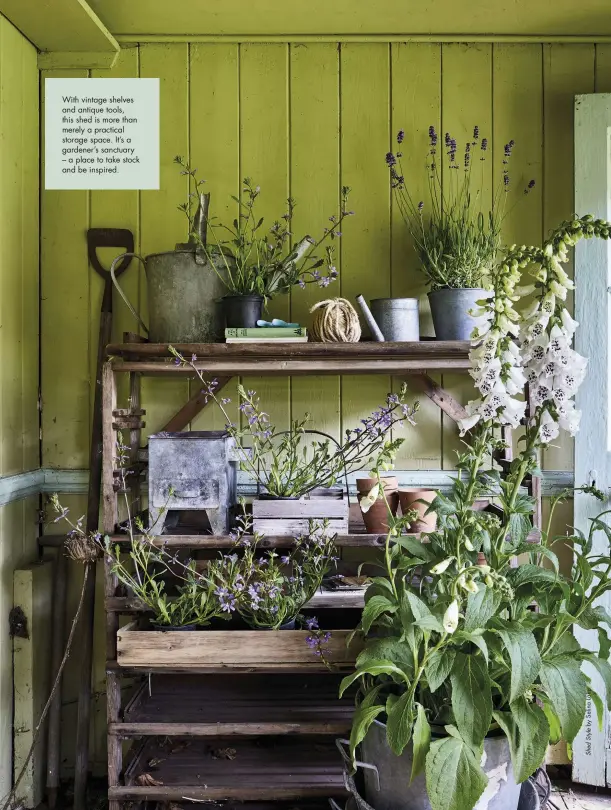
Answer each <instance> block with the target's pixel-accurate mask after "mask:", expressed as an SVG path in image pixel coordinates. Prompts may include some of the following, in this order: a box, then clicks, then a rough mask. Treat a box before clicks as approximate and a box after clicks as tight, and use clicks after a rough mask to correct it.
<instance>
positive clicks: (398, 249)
mask: <svg viewBox="0 0 611 810" xmlns="http://www.w3.org/2000/svg"><path fill="white" fill-rule="evenodd" d="M391 77H392V85H391V94H392V113H391V116H392V131H391V139H392V140H391V149H392V150H393V151H395V150H396V151H401V152H402V153H403V157H402V163H403V169H404V171H405V172H406V177H407V183H408V187H409V190H410V194H412V196H413V197H414V198H415V199H416V201H418V200H423V201H424V200H428V199H429V191H428V176H427V174H428V173H427V170H426V166H425V161H426V157H427V154H428V151H429V148H430V143H429V134H428V133H429V127H430V126H431V125H432V126H434V127H435V129H436V130H437V132H439V131H440V127H441V46H440V45H436V44H428V43H393V44H392V45H391ZM400 129H402V130H403V131H404V132H405V140H404V141H403V144H402V145H401V146H400V147H399V146H398V144H397V142H396V135H397V132H398V131H399V130H400ZM391 291H392V295H393V297H397V298H399V297H406V298H418V299H419V306H420V334H421V335H427V336H432V335H434V331H433V324H432V321H431V312H430V307H429V303H428V298H427V292H428V287H427V284H426V280H425V277H424V274H423V273H422V271H421V269H420V260H419V258H418V255H417V254H416V252H415V250H414V247H413V243H412V240H411V237H410V235H409V232H408V230H407V227H406V226H405V223H404V222H403V219H402V217H401V214H400V212H399V209H398V206H397V204H396V202H395V201H394V200H393V203H392V240H391ZM435 380H436V381H437V382H439V376H438V375H437V376H435ZM399 382H400V381H393V387H394V389H395V390H397V386H398V384H399ZM407 382H408V385H409V377H408V378H407ZM416 421H417V425H418V426H417V428H415V429H414V428H409V427H406V428H405V429H403V430H402V431H401V432H400V433H398V435H399V436H401V437H403V438H404V439H405V443H404V444H403V446H402V447H401V450H400V451H399V453H398V455H397V468H398V469H427V470H436V469H439V468H440V467H441V411H440V410H439V408H438V407H437V406H436V405H434V404H433V403H432V402H431V401H430V400H429V399H428V397H423V396H421V397H420V410H419V412H418V414H417V416H416Z"/></svg>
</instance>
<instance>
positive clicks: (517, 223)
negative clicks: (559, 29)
mask: <svg viewBox="0 0 611 810" xmlns="http://www.w3.org/2000/svg"><path fill="white" fill-rule="evenodd" d="M492 57H493V62H492V70H493V75H492V85H493V107H494V121H493V143H494V144H496V156H497V158H498V155H499V150H500V149H501V147H502V146H503V145H504V144H506V143H508V142H509V141H510V140H512V139H513V140H515V148H514V150H513V154H512V156H511V163H510V164H509V169H510V175H509V177H510V184H509V186H508V191H507V193H506V195H505V198H504V199H505V200H506V208H505V210H506V218H505V221H504V223H503V239H504V241H505V243H506V244H508V245H512V244H519V245H524V244H526V245H538V244H540V243H541V240H542V238H543V53H542V46H541V45H518V44H513V45H494V46H493V52H492ZM493 168H494V187H495V188H497V187H498V185H499V184H500V183H501V182H502V179H503V178H502V169H503V164H502V163H501V161H500V159H497V160H496V161H495V163H494V167H493ZM531 179H532V180H534V181H535V184H536V185H535V187H534V188H533V189H532V190H531V191H530V192H529V193H528V195H527V196H524V188H525V187H526V185H527V184H528V182H529V181H530V180H531ZM525 283H528V278H525ZM529 300H530V299H529ZM529 300H527V301H523V302H521V305H522V306H526V305H527V304H528V303H529ZM522 434H523V430H522V429H521V428H520V429H519V430H514V431H512V442H513V446H514V449H516V450H517V449H518V440H519V438H520V436H521V435H522Z"/></svg>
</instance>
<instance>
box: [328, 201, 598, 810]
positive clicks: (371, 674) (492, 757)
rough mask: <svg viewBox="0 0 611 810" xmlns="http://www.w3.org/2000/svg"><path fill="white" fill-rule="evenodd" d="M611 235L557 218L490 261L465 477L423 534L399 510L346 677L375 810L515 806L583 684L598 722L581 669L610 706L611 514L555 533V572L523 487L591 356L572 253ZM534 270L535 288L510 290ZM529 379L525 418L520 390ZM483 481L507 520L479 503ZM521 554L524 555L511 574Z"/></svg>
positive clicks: (548, 543)
mask: <svg viewBox="0 0 611 810" xmlns="http://www.w3.org/2000/svg"><path fill="white" fill-rule="evenodd" d="M610 228H611V225H610V224H609V223H607V222H604V221H602V220H596V221H594V220H592V218H591V217H589V216H585V217H582V218H580V219H575V220H573V221H571V222H566V223H563V225H561V227H560V228H559V229H558V230H556V231H555V232H554V233H553V234H552V236H551V237H550V239H549V240H548V241H547V242H546V243H545V245H544V246H543V248H520V249H513V250H512V251H510V252H509V253H508V254H507V255H506V257H505V258H504V260H503V261H501V262H500V263H499V264H498V265H497V266H495V267H493V268H492V272H491V280H492V287H493V293H494V298H493V299H491V300H490V301H488V302H487V303H486V304H485V305H484V306H483V307H482V311H481V313H480V314H481V315H482V316H485V317H486V324H485V326H484V327H482V328H481V329H480V331H479V332H478V334H477V337H478V339H477V340H476V341H474V344H473V348H472V350H471V355H470V356H471V363H472V375H473V377H474V380H475V385H476V387H477V389H478V390H479V394H480V396H479V397H478V398H477V399H475V400H473V401H472V402H470V403H469V406H468V416H467V417H466V418H465V419H464V420H463V421H462V423H461V429H462V432H463V434H464V432H465V431H467V430H471V433H470V436H469V441H468V443H467V449H466V451H465V452H464V453H463V454H462V455H461V456H460V458H459V464H458V469H459V471H460V476H459V478H458V479H457V480H456V482H455V483H454V485H453V489H452V491H451V493H450V494H448V495H444V494H441V493H437V496H436V498H435V500H434V501H433V503H432V504H431V507H430V508H431V510H432V511H434V512H436V514H437V521H438V525H437V529H436V531H434V532H431V533H429V534H428V535H427V542H426V543H420V542H418V541H417V540H415V539H414V538H410V537H406V536H405V535H403V534H402V532H403V531H404V529H405V527H406V521H409V519H410V518H409V517H407V518H406V517H405V516H401V517H394V516H393V515H392V511H391V510H389V514H388V522H389V527H390V528H389V531H388V535H387V538H386V544H385V549H384V567H385V576H383V577H379V578H377V579H375V580H373V582H372V585H371V586H370V588H369V589H368V591H367V594H366V605H365V608H364V610H363V614H362V618H361V623H360V626H359V631H360V632H361V633H362V634H363V635H364V636H365V639H366V641H365V648H364V650H363V651H362V653H361V654H360V655H359V657H358V659H357V663H356V670H355V672H354V673H353V674H352V675H350V676H349V677H347V678H346V679H345V680H344V682H343V684H342V691H343V690H345V689H346V688H347V687H348V686H349V685H350V684H352V683H354V682H355V681H356V682H358V684H359V688H360V699H359V702H358V706H357V709H356V712H355V715H354V722H353V728H352V734H351V740H350V745H351V750H352V754H353V756H354V753H355V750H356V748H357V746H359V745H360V744H361V743H362V749H361V759H363V760H365V761H366V762H369V763H370V764H373V765H375V766H376V767H377V768H378V772H379V775H380V781H381V785H382V787H381V791H380V792H378V791H377V790H376V787H375V786H373V785H372V784H371V783H368V776H367V774H366V776H365V779H366V785H367V795H366V798H367V800H368V801H369V802H370V803H371V804H373V805H374V806H375V807H376V810H387V808H389V807H393V808H397V807H408V806H409V807H414V808H419V809H420V810H424V808H427V809H428V808H431V807H432V808H433V810H472V808H473V807H476V806H477V807H488V806H492V805H491V804H490V803H491V801H492V800H493V798H494V802H496V803H495V804H494V807H503V808H505V809H506V810H515V807H516V806H517V802H518V798H519V787H518V786H519V783H521V782H522V781H524V780H525V779H527V778H528V777H529V776H530V775H531V774H532V773H533V771H534V770H535V769H536V768H538V767H539V765H540V764H541V762H542V761H543V758H544V755H545V750H546V747H547V745H548V742H549V741H555V740H558V739H559V737H560V736H561V735H562V737H563V738H564V739H565V740H566V741H567V742H569V743H570V742H571V741H572V740H573V739H574V738H575V736H576V734H577V732H578V731H579V729H580V727H581V724H582V722H583V719H584V715H585V711H586V696H587V694H588V693H589V695H590V697H591V700H592V703H593V704H594V706H595V707H596V711H597V712H598V716H599V722H602V713H603V702H602V697H601V696H599V695H597V694H596V692H595V690H594V689H593V688H592V684H591V682H590V679H589V676H588V668H591V667H593V668H594V670H596V671H598V672H599V673H600V675H601V676H602V679H603V681H604V683H605V687H606V693H607V694H606V700H607V704H608V705H609V704H610V703H611V666H610V665H609V662H608V657H609V650H610V646H611V644H610V641H609V639H608V635H607V630H606V629H605V625H609V624H611V617H610V616H609V615H608V613H607V612H606V610H605V609H604V608H602V607H601V606H599V605H597V600H598V598H599V597H600V596H601V595H602V594H603V593H605V592H606V591H607V590H609V589H611V579H610V574H611V560H610V559H609V557H608V556H601V555H599V554H596V553H593V552H592V547H593V543H592V538H593V535H594V533H595V532H597V531H602V532H604V533H605V534H606V535H607V537H609V538H610V539H611V529H609V527H608V525H607V523H606V522H605V519H604V516H605V515H608V514H609V513H608V512H606V513H603V515H601V516H600V517H599V518H597V519H595V520H594V521H592V525H591V529H590V531H589V534H588V536H584V535H583V534H581V533H580V532H575V533H574V534H573V536H571V537H569V538H568V540H567V539H566V538H563V539H564V540H565V541H566V542H570V543H572V544H573V546H574V562H573V566H572V570H571V572H570V574H568V575H563V574H561V573H560V572H559V566H558V560H557V558H556V555H555V554H554V551H553V543H554V540H555V538H553V537H552V536H551V535H550V528H549V525H548V529H547V531H544V532H543V533H542V535H541V538H540V539H539V541H537V542H529V541H530V538H528V535H529V532H530V530H531V527H532V523H531V515H532V511H533V500H532V498H530V497H529V496H528V495H526V494H525V493H524V490H523V487H522V485H523V483H524V479H525V477H526V476H529V475H537V474H538V469H537V453H538V451H539V450H540V448H542V447H545V446H546V445H548V443H549V442H550V441H553V440H554V439H555V438H556V436H558V434H559V431H560V430H562V429H566V430H567V431H568V432H569V433H571V434H574V433H575V431H576V430H577V429H578V424H579V413H578V412H577V411H576V410H575V407H574V402H573V396H574V394H575V392H576V390H577V388H578V387H579V385H580V383H581V381H582V380H583V377H584V374H585V366H586V360H585V358H583V357H581V356H580V355H579V354H577V353H576V352H575V351H574V350H573V349H572V347H571V344H572V340H573V334H574V331H575V328H576V326H577V324H576V323H575V322H574V321H573V319H572V318H571V317H570V315H569V313H568V311H567V310H566V308H565V303H564V302H565V299H566V297H567V291H568V290H570V289H572V287H573V284H572V282H571V281H570V279H569V278H568V276H567V275H566V273H565V272H564V270H563V268H562V263H563V262H564V261H566V260H567V258H568V254H567V248H568V247H569V246H570V245H573V244H575V242H576V241H577V240H578V239H580V238H581V237H582V236H586V237H591V236H596V237H601V238H605V239H608V238H609V233H610ZM527 266H529V267H530V268H531V272H532V274H533V276H534V281H535V284H534V285H533V288H532V289H529V290H525V289H523V288H519V287H518V286H517V284H518V282H519V281H520V277H521V271H522V269H523V268H525V267H527ZM526 292H534V293H535V298H534V301H533V304H532V305H531V306H530V307H529V308H528V310H527V311H526V312H524V313H522V314H518V312H516V310H515V308H514V304H515V303H516V301H518V300H519V298H520V297H521V295H523V294H524V293H526ZM518 336H519V338H520V345H519V346H518V344H517V343H516V342H515V340H514V338H516V337H518ZM527 380H528V382H529V386H530V402H531V409H530V412H529V413H528V415H526V403H525V401H524V400H523V399H521V397H520V395H521V393H522V391H523V387H524V383H525V382H526V381H527ZM521 422H524V438H523V443H522V449H521V452H520V453H519V454H518V455H517V456H516V458H515V459H514V460H513V461H512V462H511V466H510V468H509V471H508V474H507V475H506V477H502V476H501V475H500V474H499V472H498V471H497V470H495V469H488V468H487V461H486V460H487V459H488V458H490V457H491V454H492V453H493V451H494V450H497V449H499V448H500V447H504V444H503V442H502V441H501V440H500V439H499V438H498V435H499V431H498V429H499V428H500V427H502V426H504V425H510V426H512V427H517V426H518V425H519V424H520V423H521ZM583 489H584V490H585V491H586V492H588V493H590V495H592V496H598V497H600V498H602V497H603V496H602V494H600V493H597V492H596V491H595V490H593V488H589V487H587V488H583ZM491 490H492V491H494V492H496V495H497V498H498V503H499V506H500V508H501V509H500V513H499V514H498V515H497V514H491V513H487V512H481V511H473V509H472V506H473V504H474V502H475V500H476V499H477V498H478V497H481V496H482V495H483V494H485V493H489V492H490V491H491ZM552 511H553V505H552ZM550 520H551V515H550ZM527 538H528V539H527ZM523 554H525V555H528V562H527V563H525V564H522V565H520V566H519V567H517V568H514V567H512V560H514V559H515V558H516V557H517V556H518V555H523ZM543 560H545V561H546V563H547V567H542V565H541V562H542V561H543ZM535 606H536V610H535V609H534V607H535ZM574 624H577V625H579V626H580V627H586V628H588V629H591V630H596V631H597V632H598V638H599V650H598V652H592V651H590V650H587V649H585V648H583V647H582V646H581V645H580V644H579V643H578V642H577V640H576V639H575V636H574V635H573V633H572V626H573V625H574ZM381 720H383V721H384V722H383V723H382V722H380V721H381ZM410 779H411V784H410ZM482 796H484V797H485V798H483V799H482V798H481V797H482ZM480 800H481V802H482V804H478V802H479V801H480Z"/></svg>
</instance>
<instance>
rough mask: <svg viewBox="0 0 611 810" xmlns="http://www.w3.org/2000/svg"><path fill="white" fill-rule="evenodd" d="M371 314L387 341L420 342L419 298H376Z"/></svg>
mask: <svg viewBox="0 0 611 810" xmlns="http://www.w3.org/2000/svg"><path fill="white" fill-rule="evenodd" d="M369 308H370V310H371V314H372V315H373V317H374V318H375V321H376V323H377V324H378V326H379V327H380V329H381V330H382V334H383V335H384V340H387V341H397V342H403V341H417V340H420V322H419V316H418V299H417V298H374V299H373V300H372V301H370V302H369Z"/></svg>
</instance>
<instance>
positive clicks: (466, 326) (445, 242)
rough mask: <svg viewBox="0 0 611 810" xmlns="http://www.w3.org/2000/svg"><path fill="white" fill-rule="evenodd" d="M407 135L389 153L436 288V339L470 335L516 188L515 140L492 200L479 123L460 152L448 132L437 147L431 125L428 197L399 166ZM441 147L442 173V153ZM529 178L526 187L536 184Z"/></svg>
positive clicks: (401, 203) (394, 183)
mask: <svg viewBox="0 0 611 810" xmlns="http://www.w3.org/2000/svg"><path fill="white" fill-rule="evenodd" d="M404 137H405V133H404V132H403V130H401V131H400V132H399V133H398V135H397V145H398V151H396V152H388V154H387V155H386V164H387V166H388V168H389V170H390V181H391V187H392V189H393V192H394V195H395V199H396V201H397V205H398V207H399V211H400V212H401V215H402V217H403V220H404V222H405V224H406V226H407V230H408V231H409V233H410V236H411V237H412V240H413V244H414V248H415V250H416V253H417V254H418V257H419V259H420V263H421V269H422V272H423V274H424V276H425V279H426V282H427V284H428V285H429V286H430V288H431V291H430V292H429V294H428V298H429V303H430V306H431V315H432V318H433V326H434V328H435V336H436V338H437V340H469V339H470V337H471V334H472V332H473V330H474V329H475V328H476V327H478V326H479V325H481V323H483V321H482V318H484V317H485V309H484V308H483V307H482V306H481V304H480V303H478V302H480V301H481V300H482V299H484V298H485V297H486V295H487V294H488V293H487V292H486V290H485V289H484V287H486V286H487V284H488V282H489V278H490V273H491V271H492V268H493V267H494V265H495V263H496V262H497V261H498V260H499V258H498V257H499V255H500V249H501V246H502V245H501V226H502V224H503V220H504V218H505V214H506V210H507V209H506V203H507V198H508V195H509V193H510V191H511V189H512V182H511V176H510V172H509V166H510V161H511V153H512V151H513V147H514V142H513V141H509V143H506V144H505V145H504V147H503V164H502V166H503V168H502V172H501V173H500V180H499V184H498V187H497V188H496V189H495V190H494V193H493V195H492V201H491V202H490V203H486V200H487V199H488V196H487V195H486V194H485V193H484V189H483V186H482V183H483V178H484V173H483V172H482V171H481V169H482V166H483V165H484V163H485V162H486V160H487V158H488V139H487V138H481V139H480V133H479V127H477V126H476V127H474V128H473V135H472V137H471V139H469V140H467V141H466V143H465V145H464V149H462V150H461V153H460V154H458V144H457V142H456V140H455V139H454V138H453V137H452V136H451V135H450V134H449V133H446V134H445V138H444V144H443V147H442V146H440V145H438V135H437V132H436V130H435V127H433V126H431V127H429V150H428V154H427V159H426V167H427V175H428V183H429V194H428V199H427V201H426V202H425V201H424V200H421V201H419V202H418V201H417V198H416V199H414V198H413V197H412V195H411V193H410V190H409V188H408V185H407V181H406V179H405V175H404V172H403V169H402V165H401V157H402V152H401V150H402V149H403V148H404V147H403V146H402V144H403V141H404ZM442 148H443V149H444V151H445V155H446V159H445V161H444V165H443V178H442V171H441V168H440V164H441V163H442V160H443V159H440V155H439V154H438V152H439V151H441V149H442ZM534 185H535V181H534V180H531V181H530V182H529V183H528V185H527V187H526V189H524V191H525V193H526V194H528V192H529V191H530V190H531V189H532V188H533V187H534Z"/></svg>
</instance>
